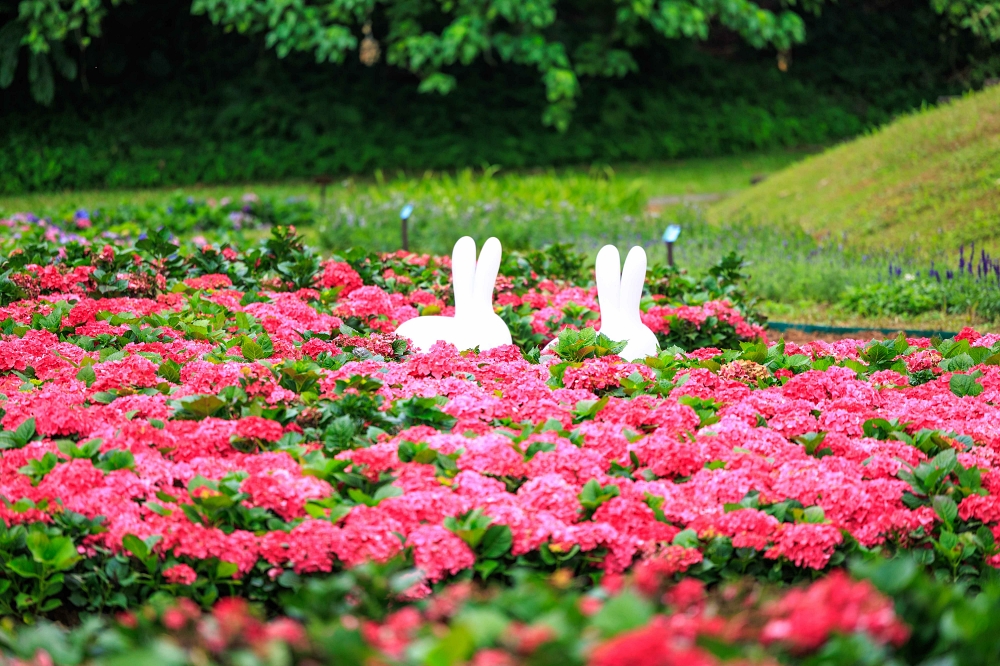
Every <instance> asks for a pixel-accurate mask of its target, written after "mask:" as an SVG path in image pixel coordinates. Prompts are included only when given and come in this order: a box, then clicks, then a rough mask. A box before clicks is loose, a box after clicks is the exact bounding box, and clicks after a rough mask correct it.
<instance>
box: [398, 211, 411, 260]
mask: <svg viewBox="0 0 1000 666" xmlns="http://www.w3.org/2000/svg"><path fill="white" fill-rule="evenodd" d="M411 215H413V204H406V205H405V206H403V210H401V211H399V222H400V224H401V225H402V232H403V250H404V251H406V252H409V251H410V230H409V228H408V223H409V220H410V216H411Z"/></svg>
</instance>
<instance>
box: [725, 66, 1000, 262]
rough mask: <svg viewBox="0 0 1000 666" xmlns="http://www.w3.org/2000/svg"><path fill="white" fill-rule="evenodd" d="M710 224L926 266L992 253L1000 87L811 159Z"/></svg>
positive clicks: (998, 191) (996, 226)
mask: <svg viewBox="0 0 1000 666" xmlns="http://www.w3.org/2000/svg"><path fill="white" fill-rule="evenodd" d="M708 218H709V220H710V221H711V222H713V223H728V222H733V221H736V220H742V221H746V222H749V223H752V224H759V225H765V226H770V227H792V228H801V229H803V230H805V231H806V232H808V233H810V234H812V235H813V236H814V237H816V238H824V237H829V238H836V239H837V240H838V242H843V243H845V244H847V245H849V246H852V247H855V248H859V249H862V250H864V251H871V250H872V249H882V250H885V251H889V252H897V251H899V252H902V253H904V254H910V255H913V256H918V257H925V258H926V257H935V256H940V255H941V254H942V253H948V252H953V251H955V250H957V248H958V247H959V246H960V245H962V244H969V243H971V242H973V241H975V242H977V243H979V244H980V247H983V244H984V243H985V244H986V247H987V248H990V246H991V244H993V243H995V242H996V241H997V240H1000V86H998V87H994V88H991V89H988V90H986V91H983V92H980V93H975V94H971V95H968V96H966V97H965V98H963V99H961V100H957V101H954V102H951V103H949V104H945V105H943V106H940V107H937V108H933V109H925V110H922V111H920V112H918V113H913V114H911V115H909V116H906V117H903V118H901V119H899V120H897V121H896V122H894V123H892V124H890V125H888V126H886V127H885V128H883V129H881V130H879V131H878V132H875V133H873V134H871V135H869V136H865V137H862V138H860V139H856V140H854V141H851V142H848V143H845V144H842V145H840V146H837V147H835V148H831V149H829V150H827V151H825V152H824V153H822V154H820V155H816V156H814V157H810V158H808V159H805V160H803V161H802V162H800V163H799V164H796V165H794V166H792V167H790V168H788V169H785V170H783V171H781V172H779V173H776V174H774V175H773V176H772V177H771V178H769V179H768V180H767V181H766V182H764V183H761V184H760V185H758V186H756V187H753V188H750V189H746V190H744V191H742V192H740V193H738V194H736V195H735V196H733V197H730V198H728V199H726V200H724V201H722V202H719V203H718V204H715V205H714V206H712V207H711V209H710V210H709V215H708ZM994 247H995V246H994Z"/></svg>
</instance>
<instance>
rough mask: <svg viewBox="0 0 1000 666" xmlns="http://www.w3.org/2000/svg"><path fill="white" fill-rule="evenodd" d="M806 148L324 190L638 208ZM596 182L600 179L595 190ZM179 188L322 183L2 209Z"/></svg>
mask: <svg viewBox="0 0 1000 666" xmlns="http://www.w3.org/2000/svg"><path fill="white" fill-rule="evenodd" d="M805 154H806V153H803V152H793V151H789V152H780V153H764V154H751V155H736V156H729V157H719V158H706V159H691V160H677V161H673V162H661V163H652V164H624V165H616V166H605V165H599V166H594V167H589V168H573V169H559V170H555V169H537V170H529V171H517V172H515V171H511V172H505V171H503V170H500V171H498V172H496V173H495V174H493V175H492V177H488V178H484V173H483V171H482V170H479V169H476V170H468V171H464V172H459V173H442V172H427V173H420V174H413V173H385V174H377V175H372V176H371V177H367V178H350V179H343V180H339V181H337V182H335V183H333V184H331V185H330V186H329V187H328V189H327V196H328V202H329V203H331V204H333V203H336V202H347V201H349V200H350V199H351V198H353V197H357V196H359V195H370V196H376V195H378V194H379V193H382V194H383V195H391V194H397V193H398V194H402V195H409V196H417V197H422V196H439V197H441V198H450V197H454V196H455V195H462V196H464V197H465V198H469V199H472V198H482V197H485V196H504V197H518V198H520V199H521V200H524V201H532V202H534V201H544V200H550V199H552V198H553V197H567V198H570V199H572V200H573V201H574V202H580V201H583V202H585V201H588V200H591V201H594V200H596V198H597V197H607V198H610V199H613V200H615V201H614V202H615V203H617V204H621V203H627V204H628V205H630V206H631V207H633V208H634V209H635V211H636V212H638V211H639V210H640V209H641V207H642V206H643V205H644V203H645V200H646V198H648V197H651V196H658V195H674V194H701V193H716V192H733V191H736V190H739V189H741V188H745V187H748V186H749V184H750V179H751V178H752V177H753V176H755V175H759V174H770V173H774V172H776V171H778V170H779V169H782V168H784V167H786V166H788V165H789V164H792V163H794V162H795V161H797V160H800V159H802V158H803V157H804V156H805ZM595 183H602V184H601V185H598V186H597V188H596V191H595ZM178 191H182V192H184V193H186V194H190V195H192V196H196V197H198V198H215V199H221V198H223V197H226V196H229V197H236V196H240V195H242V194H243V193H245V192H255V193H257V194H260V195H265V194H266V195H271V196H276V197H288V196H304V197H307V198H308V199H310V200H311V201H314V202H316V203H319V200H320V188H319V187H318V186H317V185H315V184H314V183H311V182H280V183H237V184H232V185H213V186H207V187H200V186H199V187H187V188H183V189H181V190H178V189H177V188H162V189H143V190H91V191H81V192H50V193H35V194H24V195H16V196H7V197H0V215H10V214H12V213H16V212H33V213H36V214H39V215H42V214H47V213H50V212H56V211H63V210H66V209H69V208H74V207H80V208H93V207H96V206H108V205H114V204H118V203H123V202H127V203H132V204H144V203H148V202H161V201H166V200H168V199H169V198H170V197H172V196H174V195H175V194H176V193H177V192H178Z"/></svg>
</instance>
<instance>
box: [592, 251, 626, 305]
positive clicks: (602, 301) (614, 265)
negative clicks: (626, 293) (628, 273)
mask: <svg viewBox="0 0 1000 666" xmlns="http://www.w3.org/2000/svg"><path fill="white" fill-rule="evenodd" d="M621 267H622V263H621V257H619V255H618V248H617V247H615V246H614V245H605V246H604V247H602V248H601V251H600V252H598V253H597V262H596V263H595V265H594V270H595V271H596V273H597V302H598V305H600V307H601V320H602V321H603V320H604V318H605V317H608V318H611V317H617V316H618V308H619V292H620V291H621Z"/></svg>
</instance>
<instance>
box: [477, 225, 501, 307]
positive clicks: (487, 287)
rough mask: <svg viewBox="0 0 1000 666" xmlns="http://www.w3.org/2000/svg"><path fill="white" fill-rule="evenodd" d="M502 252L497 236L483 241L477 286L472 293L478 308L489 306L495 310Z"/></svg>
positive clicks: (478, 264) (478, 265)
mask: <svg viewBox="0 0 1000 666" xmlns="http://www.w3.org/2000/svg"><path fill="white" fill-rule="evenodd" d="M502 254H503V248H502V247H500V241H499V240H497V239H496V238H490V239H489V240H487V241H486V242H485V243H483V249H482V250H481V251H480V252H479V262H478V263H477V264H476V287H475V291H474V292H473V294H472V303H473V305H474V306H475V307H477V308H480V307H488V308H489V309H490V310H491V311H492V310H493V288H494V287H495V286H496V283H497V273H499V272H500V256H501V255H502Z"/></svg>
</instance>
